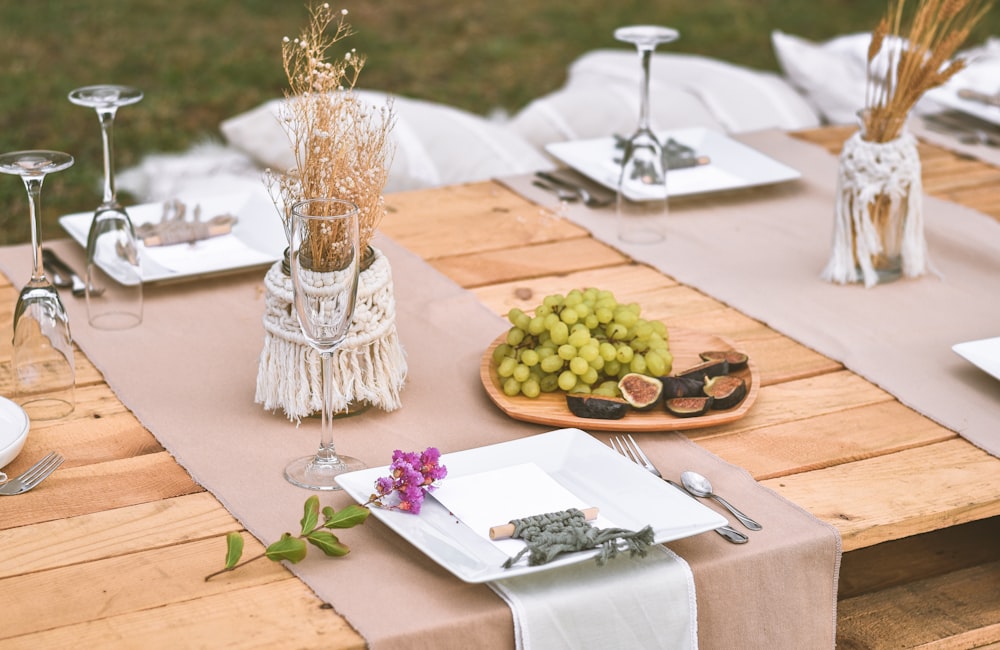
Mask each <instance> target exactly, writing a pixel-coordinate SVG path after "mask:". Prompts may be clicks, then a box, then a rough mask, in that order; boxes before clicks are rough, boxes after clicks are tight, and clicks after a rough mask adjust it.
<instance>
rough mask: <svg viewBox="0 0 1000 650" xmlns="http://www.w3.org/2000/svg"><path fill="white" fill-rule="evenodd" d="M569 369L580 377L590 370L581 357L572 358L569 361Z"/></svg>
mask: <svg viewBox="0 0 1000 650" xmlns="http://www.w3.org/2000/svg"><path fill="white" fill-rule="evenodd" d="M569 369H570V370H571V371H572V372H573V374H574V375H582V374H583V373H585V372H587V371H588V370H590V369H591V368H590V364H589V363H587V360H586V359H584V358H583V357H573V358H572V359H570V360H569Z"/></svg>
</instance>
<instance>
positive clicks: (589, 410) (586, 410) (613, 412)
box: [566, 393, 629, 420]
mask: <svg viewBox="0 0 1000 650" xmlns="http://www.w3.org/2000/svg"><path fill="white" fill-rule="evenodd" d="M566 404H567V405H568V406H569V410H570V412H571V413H573V415H575V416H576V417H578V418H590V419H592V420H620V419H622V418H623V417H625V414H626V413H628V410H629V405H628V402H624V401H622V400H620V399H615V398H612V397H601V396H600V395H584V394H573V393H567V395H566Z"/></svg>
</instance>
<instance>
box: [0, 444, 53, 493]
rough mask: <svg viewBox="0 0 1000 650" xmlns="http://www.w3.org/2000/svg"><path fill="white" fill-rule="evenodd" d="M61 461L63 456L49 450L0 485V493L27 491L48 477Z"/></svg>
mask: <svg viewBox="0 0 1000 650" xmlns="http://www.w3.org/2000/svg"><path fill="white" fill-rule="evenodd" d="M62 463H63V457H62V456H61V455H60V454H57V453H56V452H54V451H51V452H49V454H48V455H47V456H45V457H44V458H42V459H41V460H40V461H38V462H37V463H35V464H34V465H32V466H31V467H29V468H28V469H27V470H25V472H24V473H23V474H21V475H20V476H16V477H14V478H12V479H10V480H9V481H7V482H6V483H4V484H2V485H0V495H3V496H13V495H15V494H22V493H24V492H27V491H28V490H30V489H31V488H33V487H35V486H36V485H38V484H39V483H41V482H42V481H44V480H45V479H46V478H48V476H49V474H51V473H52V472H54V471H56V468H57V467H59V466H60V465H62Z"/></svg>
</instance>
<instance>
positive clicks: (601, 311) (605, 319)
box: [594, 307, 615, 325]
mask: <svg viewBox="0 0 1000 650" xmlns="http://www.w3.org/2000/svg"><path fill="white" fill-rule="evenodd" d="M594 317H595V318H597V322H598V323H600V324H601V325H607V324H608V323H610V322H611V321H612V320H613V319H614V317H615V312H613V311H612V310H611V309H610V308H608V307H598V308H597V309H595V310H594Z"/></svg>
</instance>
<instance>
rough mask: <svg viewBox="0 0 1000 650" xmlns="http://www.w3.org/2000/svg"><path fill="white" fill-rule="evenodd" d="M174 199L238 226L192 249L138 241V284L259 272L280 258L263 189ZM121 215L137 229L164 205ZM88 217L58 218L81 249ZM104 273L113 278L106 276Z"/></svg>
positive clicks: (274, 218)
mask: <svg viewBox="0 0 1000 650" xmlns="http://www.w3.org/2000/svg"><path fill="white" fill-rule="evenodd" d="M177 199H178V200H180V201H181V202H182V203H184V204H185V205H186V206H187V207H188V211H189V214H190V212H191V211H193V210H194V206H196V205H199V206H201V215H202V220H204V221H207V220H208V219H211V218H212V217H214V216H216V215H218V214H223V213H229V214H233V215H236V217H237V219H238V221H237V222H236V224H235V225H234V226H233V230H232V232H231V233H230V234H228V235H221V236H219V237H211V238H209V239H204V240H201V241H198V242H194V243H192V244H174V245H172V246H148V247H147V246H145V245H143V244H142V243H141V242H140V243H139V266H140V269H141V271H142V280H143V282H148V283H151V282H161V281H170V280H181V279H192V278H197V277H201V276H204V275H211V274H214V273H221V272H226V271H237V270H242V269H248V268H254V267H262V266H267V265H269V264H273V263H274V262H276V261H277V260H279V259H281V257H282V256H283V255H284V252H285V248H286V247H287V246H288V243H287V240H286V238H285V230H284V227H283V226H282V224H281V218H280V217H279V216H278V212H277V211H276V209H275V207H274V204H273V203H272V202H271V199H270V198H269V197H268V196H267V194H266V193H265V192H264V191H263V190H259V191H257V190H249V191H246V192H239V193H234V194H223V195H217V196H207V197H206V196H200V197H199V196H178V197H177ZM126 211H127V212H128V215H129V218H130V219H132V224H133V225H135V226H136V227H138V226H139V225H140V224H143V223H158V222H159V221H160V218H161V217H162V216H163V204H162V203H143V204H140V205H133V206H128V207H126ZM93 217H94V213H93V212H80V213H76V214H69V215H65V216H63V217H60V218H59V224H60V225H61V226H62V227H63V229H64V230H65V231H66V232H67V233H69V235H70V237H72V238H73V239H74V240H76V242H77V243H79V244H80V245H81V246H83V247H84V248H86V247H87V233H88V232H89V231H90V222H91V220H92V219H93ZM189 218H190V217H189ZM104 270H105V271H109V269H107V268H105V269H104ZM109 274H111V275H112V277H114V274H113V273H110V271H109ZM116 279H118V278H116ZM119 281H120V280H119Z"/></svg>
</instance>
